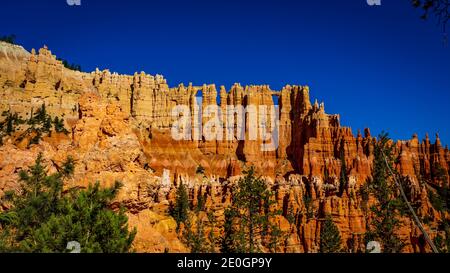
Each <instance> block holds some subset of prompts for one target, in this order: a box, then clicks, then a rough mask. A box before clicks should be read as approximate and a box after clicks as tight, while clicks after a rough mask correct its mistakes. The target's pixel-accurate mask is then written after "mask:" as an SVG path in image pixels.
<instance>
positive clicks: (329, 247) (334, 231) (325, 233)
mask: <svg viewBox="0 0 450 273" xmlns="http://www.w3.org/2000/svg"><path fill="white" fill-rule="evenodd" d="M340 251H341V234H340V233H339V229H338V227H337V226H336V224H335V223H334V222H333V219H332V218H331V216H330V215H327V217H326V218H325V222H324V223H323V224H322V227H321V229H320V252H321V253H337V252H340Z"/></svg>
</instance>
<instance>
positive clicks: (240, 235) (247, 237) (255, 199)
mask: <svg viewBox="0 0 450 273" xmlns="http://www.w3.org/2000/svg"><path fill="white" fill-rule="evenodd" d="M244 174H245V177H243V178H241V179H240V180H239V181H238V184H237V186H236V187H235V188H234V189H233V197H232V203H231V205H230V206H229V207H228V208H227V209H226V211H225V225H224V236H223V239H222V252H234V253H255V252H262V251H264V249H262V248H261V246H262V245H264V244H265V246H266V248H267V249H268V250H269V251H271V252H275V251H276V246H278V245H279V241H280V237H281V231H279V227H278V226H277V225H276V224H275V223H274V222H273V219H274V217H275V216H276V215H280V212H279V211H272V204H273V203H274V201H273V198H272V197H273V193H272V192H271V190H270V189H269V187H268V186H267V184H266V183H265V181H264V180H263V179H261V178H259V177H256V176H255V170H254V168H250V170H248V171H245V172H244Z"/></svg>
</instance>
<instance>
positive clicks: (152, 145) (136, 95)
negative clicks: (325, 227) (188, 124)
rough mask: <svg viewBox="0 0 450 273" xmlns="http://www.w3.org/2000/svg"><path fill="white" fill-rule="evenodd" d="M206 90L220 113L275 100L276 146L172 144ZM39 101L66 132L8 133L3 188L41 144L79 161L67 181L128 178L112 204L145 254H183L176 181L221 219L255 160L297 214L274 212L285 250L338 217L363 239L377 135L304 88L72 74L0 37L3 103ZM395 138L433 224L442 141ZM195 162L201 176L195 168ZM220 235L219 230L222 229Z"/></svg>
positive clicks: (412, 240) (306, 246)
mask: <svg viewBox="0 0 450 273" xmlns="http://www.w3.org/2000/svg"><path fill="white" fill-rule="evenodd" d="M199 95H201V96H202V105H200V106H199V107H200V109H202V108H204V107H206V106H207V105H211V104H212V105H216V104H217V105H218V107H219V108H221V109H222V110H223V109H225V108H226V106H227V105H234V106H238V105H242V106H247V105H255V106H259V105H268V106H271V105H273V104H274V102H273V99H272V98H273V96H277V97H278V104H279V117H280V119H279V146H278V148H277V149H276V150H274V151H262V150H261V149H260V145H261V144H262V142H261V141H254V140H238V139H237V138H236V135H234V137H233V138H232V139H230V140H224V141H219V140H215V141H206V140H204V139H202V140H196V139H194V136H192V138H191V139H188V140H183V141H176V140H174V139H173V138H172V135H171V131H170V129H171V127H172V125H173V124H174V122H175V118H173V117H172V109H173V107H175V106H176V105H186V106H187V107H188V108H189V109H191V110H194V108H195V107H196V106H198V102H197V98H196V97H197V96H199ZM43 103H45V104H46V107H47V110H48V112H49V113H50V114H51V115H53V116H63V117H64V118H65V121H66V127H67V128H69V129H70V130H69V131H70V133H69V134H68V135H67V136H66V135H61V134H54V135H52V137H47V138H45V139H44V140H43V141H42V142H41V143H40V144H38V145H32V146H31V147H30V148H28V149H25V148H23V146H21V145H18V144H17V143H15V141H14V138H10V139H7V140H6V141H5V145H3V146H0V194H2V192H4V191H6V190H8V189H11V188H14V187H15V185H16V181H17V173H18V171H19V170H20V169H22V168H24V167H26V166H29V165H31V164H32V163H33V161H34V159H35V158H36V156H37V154H38V153H39V152H43V153H44V158H45V159H46V162H47V164H48V166H49V170H50V171H54V170H55V169H56V168H57V167H58V166H59V165H60V164H61V163H62V162H63V161H64V159H65V158H66V157H67V156H68V155H72V156H73V157H74V158H75V159H76V161H77V167H76V171H75V175H74V177H73V178H72V179H71V180H70V181H68V182H67V186H68V187H69V186H80V187H85V186H87V185H88V183H91V182H94V181H100V182H101V183H102V184H103V185H105V186H106V185H111V184H112V183H114V181H115V180H120V181H122V182H124V184H125V186H124V188H123V190H122V191H121V192H120V195H119V196H118V198H117V204H116V205H118V204H123V205H125V206H126V207H128V209H129V214H130V223H131V224H132V225H133V226H137V227H138V229H139V230H138V231H139V234H138V236H137V240H136V248H137V249H138V250H139V251H149V252H153V251H161V252H162V251H164V250H165V249H168V250H169V251H186V248H185V247H184V246H183V245H182V244H181V243H180V242H179V241H178V239H176V233H175V227H176V225H175V226H174V223H173V219H172V218H170V217H168V216H167V215H168V207H169V204H170V203H172V202H173V201H174V197H175V186H176V185H177V184H178V183H179V182H181V181H183V182H185V183H186V184H187V185H188V188H189V194H190V200H191V202H192V205H193V206H195V205H196V201H197V196H198V195H199V194H201V195H203V196H205V197H206V208H207V210H208V211H212V212H213V213H214V215H215V217H216V219H217V221H218V223H219V225H218V226H219V227H220V223H221V222H223V220H224V219H223V211H224V208H225V207H226V206H227V205H228V204H229V202H230V198H231V194H232V192H231V185H232V184H233V183H234V182H235V181H236V180H237V179H238V178H239V176H240V175H241V172H242V170H244V169H245V168H246V166H250V165H253V166H255V167H256V168H257V171H258V172H259V173H260V174H261V175H263V176H264V177H265V178H266V179H267V181H269V182H270V183H271V185H272V187H273V189H274V191H275V193H276V195H275V196H276V198H277V206H278V207H279V209H282V210H283V215H284V216H287V215H288V214H292V215H293V216H294V217H293V218H294V219H295V221H294V222H291V223H289V222H288V221H287V219H286V218H285V217H281V218H280V219H279V221H280V226H281V227H282V229H284V230H285V231H287V232H288V233H289V234H290V236H289V238H288V240H287V242H286V245H285V246H283V249H281V250H282V251H289V252H316V251H318V246H319V238H320V225H321V223H322V219H323V216H324V215H325V214H331V215H332V216H333V219H334V221H335V223H336V224H337V225H338V227H339V229H340V231H341V236H342V239H343V245H345V246H346V247H348V248H351V249H354V250H356V249H361V248H362V247H363V245H362V234H364V232H365V230H366V227H365V223H366V216H365V213H364V210H363V207H364V206H363V204H362V199H361V196H360V193H359V189H360V187H361V186H362V185H363V184H364V183H365V182H366V181H367V179H368V178H370V174H371V170H372V161H373V141H374V140H375V139H374V138H373V137H372V136H371V135H370V131H369V130H368V129H366V130H365V132H364V136H362V135H361V133H358V135H357V136H356V137H355V136H354V135H353V134H352V131H351V129H350V128H346V127H341V126H340V124H339V116H338V115H329V114H326V113H325V107H324V105H323V104H318V103H317V102H316V103H314V104H311V102H310V98H309V88H308V87H306V86H289V85H288V86H285V87H284V88H283V89H282V90H281V91H273V90H271V89H270V88H269V87H268V86H245V87H242V86H240V85H239V84H235V85H233V86H232V87H231V89H230V90H229V91H226V90H225V88H224V87H221V88H220V90H219V91H217V89H216V87H215V85H204V86H201V87H197V86H192V85H189V86H187V87H185V86H183V85H179V86H178V87H174V88H169V86H168V84H167V82H166V80H165V79H164V78H163V77H162V76H160V75H157V76H151V75H147V74H145V73H143V72H142V73H140V74H137V73H136V74H135V75H133V76H128V75H118V74H116V73H110V72H109V71H107V70H105V71H98V70H96V71H95V72H92V73H83V72H76V71H72V70H69V69H67V68H65V67H64V66H63V65H62V63H61V62H60V61H57V60H56V57H55V56H54V55H52V54H51V52H50V51H49V50H48V49H47V48H46V47H44V48H42V49H40V50H39V52H38V53H36V52H35V51H34V50H33V51H32V52H31V53H29V52H27V51H26V50H24V49H23V48H22V47H19V46H13V45H10V44H6V43H3V42H0V111H4V110H8V109H10V110H11V111H14V112H19V113H21V114H22V115H23V116H27V115H29V113H30V112H31V110H32V109H36V108H38V107H40V106H41V105H42V104H43ZM222 113H225V111H222ZM258 114H261V113H260V112H259V113H258ZM199 120H201V124H202V125H205V124H206V123H207V122H208V119H207V118H200V119H199ZM225 125H226V124H224V126H225ZM233 125H234V124H233ZM250 125H251V124H247V125H246V126H247V128H248V126H250ZM256 126H258V125H256ZM394 145H395V147H396V151H397V153H398V155H399V158H398V159H399V160H398V163H397V165H396V168H397V169H398V171H399V172H400V173H401V174H402V175H403V176H405V177H408V180H407V181H408V185H407V191H408V194H410V196H411V198H412V200H413V201H414V202H417V203H418V204H420V207H419V209H418V214H419V215H421V216H428V217H429V218H431V221H430V224H429V225H428V229H430V231H431V228H434V227H436V225H437V223H438V221H439V220H440V219H441V218H442V217H446V216H445V215H440V214H439V213H437V212H436V211H435V210H434V209H433V208H432V206H431V205H430V202H429V200H428V195H427V189H426V186H425V185H424V184H423V183H419V176H420V177H422V178H426V179H428V180H429V183H430V184H435V185H441V186H442V181H439V180H437V179H436V171H437V170H436V169H437V166H440V167H442V168H443V169H444V170H445V171H447V173H448V170H449V161H450V154H449V151H448V148H444V147H443V146H442V145H441V143H440V140H439V137H437V139H436V142H435V143H434V144H431V143H430V140H429V138H428V136H427V137H426V138H425V140H423V141H419V139H418V137H417V135H414V136H413V138H412V139H411V140H408V141H399V142H396V143H395V144H394ZM341 154H343V155H344V160H345V163H346V169H347V174H346V176H347V180H348V181H349V183H348V185H345V188H340V187H342V185H340V183H339V177H340V176H341V169H342V168H341V164H342V160H341V158H342V156H341ZM199 165H201V166H202V167H204V169H205V175H203V174H196V169H197V167H198V166H199ZM164 170H165V171H164ZM163 173H164V175H163ZM306 192H307V193H308V194H309V195H310V196H312V199H313V202H312V204H313V205H312V206H313V209H314V212H315V214H314V217H313V218H311V219H307V217H306V213H305V212H306V207H305V204H304V201H303V196H304V195H305V193H306ZM338 193H342V195H341V194H338ZM203 217H206V215H203ZM404 220H405V223H404V227H403V228H402V230H401V235H402V237H403V238H404V239H405V240H406V241H407V242H408V243H409V245H408V247H407V249H406V251H409V252H412V251H421V250H422V251H423V250H424V249H425V250H426V248H424V246H423V245H420V244H419V241H420V240H419V239H418V238H419V235H420V232H419V231H418V230H417V228H416V227H415V226H414V224H413V223H411V221H409V220H408V219H406V218H405V219H404ZM215 232H216V233H218V234H219V233H220V232H221V229H220V228H216V230H215ZM431 236H432V237H434V236H436V233H435V232H434V233H433V232H431ZM352 241H353V243H350V242H352Z"/></svg>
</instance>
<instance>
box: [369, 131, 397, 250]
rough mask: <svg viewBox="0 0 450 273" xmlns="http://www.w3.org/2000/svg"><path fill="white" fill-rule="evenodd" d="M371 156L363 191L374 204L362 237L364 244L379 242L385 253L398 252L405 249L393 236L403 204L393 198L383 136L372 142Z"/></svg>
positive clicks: (390, 150)
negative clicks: (369, 195)
mask: <svg viewBox="0 0 450 273" xmlns="http://www.w3.org/2000/svg"><path fill="white" fill-rule="evenodd" d="M374 157H375V158H374V167H373V171H372V179H371V180H370V181H368V185H367V190H368V192H369V194H371V195H373V196H374V197H375V199H376V200H377V203H376V204H375V205H373V206H371V207H370V211H371V212H372V215H373V217H372V219H371V221H370V222H368V223H367V230H368V231H367V232H366V234H365V238H366V241H367V242H369V241H373V240H375V241H378V242H380V244H381V246H382V251H383V252H385V253H399V252H401V251H402V249H403V248H404V247H405V243H404V242H403V241H402V240H401V239H400V238H399V236H398V235H397V231H398V230H399V228H400V227H401V225H402V223H401V221H400V220H399V216H400V213H401V210H402V209H403V208H404V204H403V202H402V200H401V198H399V197H398V196H395V193H396V192H397V188H396V185H395V183H394V182H393V181H392V180H393V179H394V177H393V176H392V174H391V170H392V171H394V168H393V167H391V170H389V168H388V167H387V164H389V166H394V146H393V145H391V143H390V139H389V137H388V135H387V134H385V133H383V134H381V135H380V137H379V141H378V142H376V141H375V143H374ZM386 162H387V164H386ZM394 172H395V171H394ZM394 175H395V173H394Z"/></svg>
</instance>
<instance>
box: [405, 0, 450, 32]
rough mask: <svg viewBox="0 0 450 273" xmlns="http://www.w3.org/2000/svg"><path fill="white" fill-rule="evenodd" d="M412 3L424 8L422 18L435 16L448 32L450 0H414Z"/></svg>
mask: <svg viewBox="0 0 450 273" xmlns="http://www.w3.org/2000/svg"><path fill="white" fill-rule="evenodd" d="M412 5H413V6H414V7H416V8H420V9H422V10H423V14H422V16H421V18H422V19H424V20H426V19H428V18H429V17H430V16H435V17H436V18H437V21H438V24H439V25H441V26H442V30H443V31H444V33H446V31H447V24H448V22H449V19H450V0H412Z"/></svg>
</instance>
